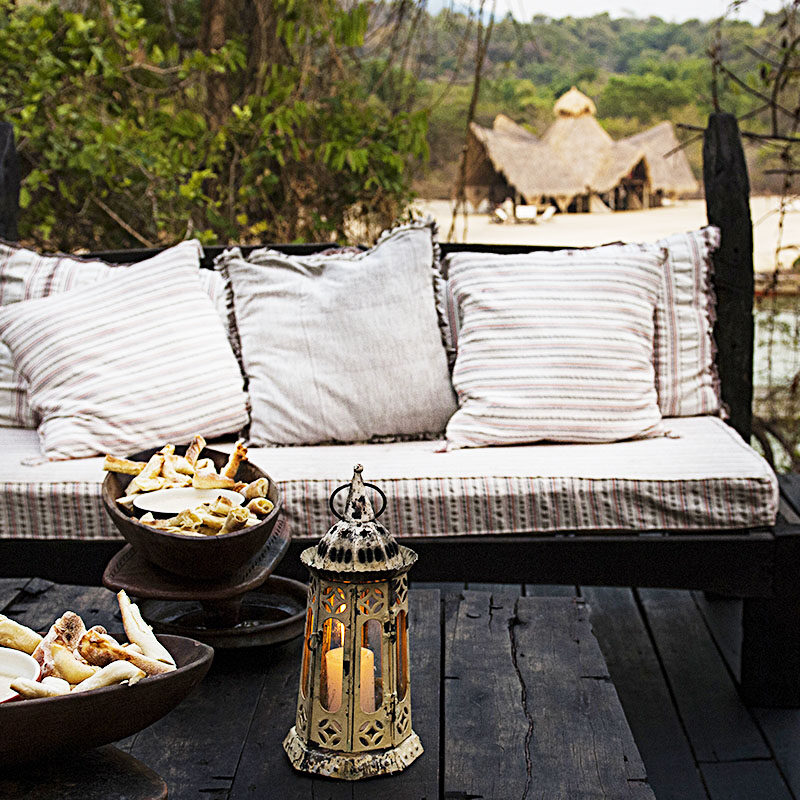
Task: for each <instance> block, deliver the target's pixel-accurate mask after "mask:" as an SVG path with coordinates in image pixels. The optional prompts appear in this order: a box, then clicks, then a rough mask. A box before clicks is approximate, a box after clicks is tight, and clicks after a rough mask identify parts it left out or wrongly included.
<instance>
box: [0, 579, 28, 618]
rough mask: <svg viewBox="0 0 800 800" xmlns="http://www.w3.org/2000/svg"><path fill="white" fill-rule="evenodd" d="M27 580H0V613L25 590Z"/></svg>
mask: <svg viewBox="0 0 800 800" xmlns="http://www.w3.org/2000/svg"><path fill="white" fill-rule="evenodd" d="M26 583H28V578H0V613H4V609H5V608H6V606H8V605H9V604H10V603H11V602H12V601H13V600H14V599H15V598H16V597H17V595H19V593H20V592H21V591H22V590H23V589H24V588H25V584H26Z"/></svg>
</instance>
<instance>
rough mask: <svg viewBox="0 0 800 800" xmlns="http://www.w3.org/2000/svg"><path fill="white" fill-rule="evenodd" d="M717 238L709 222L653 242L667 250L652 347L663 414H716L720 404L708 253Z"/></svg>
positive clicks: (715, 247) (713, 248)
mask: <svg viewBox="0 0 800 800" xmlns="http://www.w3.org/2000/svg"><path fill="white" fill-rule="evenodd" d="M719 242H720V231H719V228H715V227H713V226H708V227H706V228H701V229H700V230H696V231H690V232H689V233H677V234H674V235H673V236H668V237H666V238H665V239H661V240H659V241H658V242H656V245H657V246H660V247H666V248H667V260H666V262H665V263H664V279H663V285H662V291H661V294H660V295H659V299H658V302H657V303H656V330H655V347H654V350H653V358H654V360H655V369H656V391H657V392H658V405H659V407H660V409H661V414H662V415H663V416H665V417H693V416H696V415H698V414H716V413H718V412H719V411H720V408H721V407H722V400H721V397H720V388H719V376H718V374H717V366H716V363H715V361H714V355H715V353H716V345H715V342H714V320H715V319H716V298H715V295H714V291H713V287H712V283H711V277H712V272H713V262H712V261H711V254H712V253H713V252H714V251H715V250H716V249H717V248H718V247H719Z"/></svg>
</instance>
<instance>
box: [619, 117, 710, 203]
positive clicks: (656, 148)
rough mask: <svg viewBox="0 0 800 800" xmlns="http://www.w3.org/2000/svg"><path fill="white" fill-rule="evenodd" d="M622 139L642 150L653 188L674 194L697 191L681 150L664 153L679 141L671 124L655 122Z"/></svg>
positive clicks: (690, 170)
mask: <svg viewBox="0 0 800 800" xmlns="http://www.w3.org/2000/svg"><path fill="white" fill-rule="evenodd" d="M622 141H623V142H629V143H630V144H633V145H635V146H636V147H641V148H642V149H643V150H644V154H645V158H646V159H647V166H648V167H649V169H650V181H651V184H652V186H653V189H655V190H658V189H661V190H663V191H665V192H676V193H678V194H683V193H687V192H696V191H697V181H696V180H695V177H694V175H693V173H692V168H691V167H690V166H689V161H688V160H687V158H686V154H685V153H684V152H683V150H678V151H677V152H673V153H672V155H669V156H668V155H667V153H669V152H671V151H673V150H675V148H677V147H678V145H679V144H680V142H678V137H677V136H675V129H674V128H673V127H672V124H671V123H669V122H659V123H658V125H654V126H653V127H652V128H648V129H647V130H646V131H642V132H641V133H635V134H634V135H633V136H628V138H627V139H623V140H622Z"/></svg>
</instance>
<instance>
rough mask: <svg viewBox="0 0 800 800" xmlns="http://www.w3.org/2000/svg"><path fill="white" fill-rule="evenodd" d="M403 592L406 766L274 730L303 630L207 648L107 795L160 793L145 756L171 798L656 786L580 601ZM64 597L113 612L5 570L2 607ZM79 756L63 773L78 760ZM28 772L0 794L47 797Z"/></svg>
mask: <svg viewBox="0 0 800 800" xmlns="http://www.w3.org/2000/svg"><path fill="white" fill-rule="evenodd" d="M409 602H410V613H409V622H410V634H409V635H410V649H411V692H412V722H413V727H414V730H415V731H416V732H417V733H418V734H419V736H420V738H421V739H422V743H423V746H424V748H425V752H424V754H423V755H422V756H420V757H419V758H418V759H417V760H416V761H415V762H414V763H413V764H412V765H411V766H410V767H409V768H408V769H407V770H405V771H404V772H402V773H399V774H397V775H393V776H388V777H382V778H373V779H369V780H364V781H360V782H355V783H348V782H338V781H332V780H330V779H325V778H320V777H311V776H308V775H305V774H300V773H298V772H295V771H294V770H293V769H292V767H291V766H290V764H289V761H288V759H287V757H286V755H285V753H284V751H283V747H282V745H281V743H282V741H283V738H284V736H285V735H286V733H287V731H288V730H289V728H290V727H291V726H292V725H293V724H294V715H295V705H296V693H297V684H298V676H299V667H300V652H301V649H300V645H301V643H300V640H299V639H298V640H295V641H293V642H289V643H287V644H285V645H281V646H278V647H275V648H272V649H265V648H253V649H248V650H238V651H218V652H217V654H216V657H215V661H214V664H213V665H212V668H211V671H210V672H209V674H208V675H207V676H206V678H205V680H204V681H203V683H202V684H201V685H200V687H199V689H198V690H197V691H196V692H195V693H194V694H193V695H191V696H190V697H189V698H187V699H186V700H185V701H184V702H183V703H182V704H181V705H180V706H178V708H176V709H175V710H174V711H173V712H171V713H170V714H169V715H168V716H166V717H165V718H164V719H162V720H160V721H159V722H157V723H155V724H154V725H152V726H151V727H150V728H147V729H146V730H144V731H142V732H141V733H139V734H138V735H136V736H133V737H131V738H130V739H127V740H125V741H123V742H121V743H118V744H117V747H118V748H119V749H120V750H122V751H123V752H124V753H126V754H129V755H131V756H133V757H134V758H135V759H138V760H139V761H140V762H142V764H143V765H145V767H144V768H143V769H144V772H143V771H142V770H140V771H139V772H138V773H137V772H136V770H133V769H128V768H126V767H125V764H124V760H123V759H117V761H116V762H114V763H119V767H118V768H119V770H120V773H119V785H118V787H117V788H118V789H119V790H120V793H118V794H115V795H114V796H116V797H129V798H131V800H134V798H135V799H136V800H138V798H141V797H163V793H162V794H159V793H158V792H157V791H156V790H154V789H153V788H152V787H153V781H152V777H153V776H152V774H151V773H150V772H149V771H147V768H149V770H152V772H155V773H157V774H158V775H160V776H161V778H163V780H164V782H165V783H166V785H167V786H168V788H169V797H170V800H180V799H181V798H192V799H195V798H198V797H206V798H227V799H228V800H240V799H241V798H254V799H255V798H258V799H259V800H262V799H263V798H272V797H275V798H281V800H291V799H292V798H312V797H313V798H315V800H325V799H329V800H338V798H350V799H351V800H355V799H356V798H376V797H380V798H381V800H393V799H394V798H396V799H397V800H415V799H416V798H419V800H422V799H423V798H424V799H425V800H434V798H440V800H444V799H445V798H447V799H448V800H467V798H486V799H487V800H488V799H489V798H493V799H496V800H506V798H512V797H520V798H522V797H531V798H532V797H536V798H551V799H552V800H578V798H593V799H595V798H615V799H619V798H635V799H636V800H647V799H652V798H653V797H654V795H653V793H652V791H651V790H650V788H649V785H648V784H647V778H646V775H645V771H644V766H643V764H642V761H641V758H640V756H639V753H638V750H637V748H636V745H635V743H634V741H633V737H632V735H631V732H630V729H629V727H628V724H627V721H626V720H625V716H624V714H623V712H622V708H621V706H620V703H619V699H618V697H617V693H616V690H615V689H614V686H613V684H612V683H611V680H610V678H609V675H608V670H607V668H606V664H605V661H604V659H603V656H602V654H601V652H600V648H599V646H598V643H597V640H596V639H595V637H594V635H593V634H592V631H591V627H590V624H589V619H588V610H587V608H586V607H585V606H584V605H583V603H582V602H580V601H577V600H571V599H569V598H563V597H551V598H541V597H520V596H519V594H518V592H517V591H516V590H515V588H514V587H509V589H508V591H507V592H494V593H489V592H483V591H463V592H461V593H460V595H453V596H449V595H448V596H446V597H444V598H443V597H442V596H441V595H440V593H439V592H438V591H437V590H434V589H420V590H412V592H411V593H410V601H409ZM66 609H71V610H73V611H76V612H77V613H79V614H81V616H83V617H84V620H85V621H86V622H87V624H89V625H92V624H101V625H105V626H106V627H109V628H111V629H114V628H117V627H119V625H120V623H119V617H118V614H117V612H116V600H115V598H114V595H113V594H112V593H111V592H109V591H107V590H106V589H102V588H98V587H79V586H78V587H76V586H65V585H59V584H51V583H48V582H46V581H41V580H38V579H33V580H31V581H26V580H25V579H20V580H16V581H15V580H5V581H0V611H2V612H3V613H5V614H8V616H10V617H12V618H14V619H17V620H18V621H20V622H23V623H24V624H27V625H30V626H31V627H34V628H38V629H44V628H47V627H48V626H49V624H50V623H51V622H52V621H53V619H55V618H56V617H57V616H59V615H60V614H61V613H63V612H64V611H65V610H66ZM6 733H7V732H4V731H0V735H5V734H6ZM102 752H103V751H94V752H93V753H92V754H88V755H86V756H84V757H83V758H84V760H86V759H90V758H94V759H95V760H97V754H98V753H102ZM112 752H116V751H113V749H112ZM73 762H74V758H73ZM82 763H84V761H79V762H78V765H79V766H80V764H82ZM134 763H135V762H134ZM75 766H76V765H75V763H72V765H71V768H70V772H69V775H70V779H71V780H73V782H74V780H75V778H76V773H77V774H80V773H81V772H82V770H81V769H78V770H76V769H75ZM111 769H112V772H113V769H114V767H112V768H111ZM107 771H108V768H107ZM33 772H34V773H35V772H36V770H33ZM144 773H146V774H144ZM51 774H54V775H57V774H58V769H55V770H51ZM35 778H36V775H33V776H31V777H29V778H26V776H25V774H24V773H22V774H16V773H15V775H12V776H7V777H5V778H0V796H3V797H6V796H8V797H26V796H27V792H28V791H30V792H31V795H30V796H37V797H45V795H43V794H42V784H41V782H40V781H38V792H37V793H36V794H34V793H33V790H34V789H35V788H37V787H36V783H37V781H36V780H35ZM27 779H29V780H32V781H33V782H32V783H30V785H27V784H26V783H25V781H26V780H27ZM51 780H52V779H51ZM104 780H105V781H106V782H105V783H103V785H102V786H100V785H97V784H95V785H93V783H92V779H91V772H89V774H88V775H87V776H86V778H85V779H83V783H82V785H81V786H80V787H78V789H79V793H77V794H75V796H76V797H82V798H83V799H84V800H92V799H93V798H94V797H97V798H100V797H103V798H105V797H108V796H109V795H108V794H107V791H108V782H107V781H108V777H105V779H104ZM126 782H127V783H126ZM128 784H130V789H128V790H126V788H125V787H126V786H127V785H128ZM134 784H135V785H136V787H142V786H144V787H150V788H149V789H147V791H149V792H150V793H149V794H147V793H145V790H144V789H141V788H135V787H134ZM12 791H13V793H10V792H12ZM126 791H127V792H128V793H127V794H126ZM137 792H138V793H137ZM47 796H52V797H62V796H63V797H66V796H67V795H66V794H63V795H58V794H54V795H47ZM69 796H70V797H71V796H72V795H69Z"/></svg>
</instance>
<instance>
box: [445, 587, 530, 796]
mask: <svg viewBox="0 0 800 800" xmlns="http://www.w3.org/2000/svg"><path fill="white" fill-rule="evenodd" d="M515 613H516V612H515V607H514V598H513V597H509V598H508V601H507V602H503V601H501V598H500V596H499V595H498V596H497V597H493V596H492V595H491V594H489V593H488V592H471V591H467V590H465V591H464V594H463V600H462V601H461V603H460V604H459V606H458V613H457V616H456V619H455V624H454V625H453V628H452V633H451V637H449V638H448V642H447V644H446V649H445V676H446V680H445V722H444V727H445V733H446V744H445V753H444V793H445V796H446V797H486V798H489V797H498V798H499V797H523V796H524V793H525V789H526V786H528V785H529V781H530V774H529V770H528V769H527V768H526V761H527V759H526V748H525V745H526V737H527V736H528V734H529V722H528V719H527V718H526V716H525V712H524V709H523V706H522V687H521V685H520V681H519V676H518V675H517V672H516V669H515V666H514V658H513V654H512V646H511V637H510V635H509V625H510V624H511V621H512V620H513V619H514V616H515Z"/></svg>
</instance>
